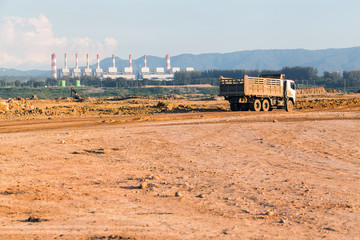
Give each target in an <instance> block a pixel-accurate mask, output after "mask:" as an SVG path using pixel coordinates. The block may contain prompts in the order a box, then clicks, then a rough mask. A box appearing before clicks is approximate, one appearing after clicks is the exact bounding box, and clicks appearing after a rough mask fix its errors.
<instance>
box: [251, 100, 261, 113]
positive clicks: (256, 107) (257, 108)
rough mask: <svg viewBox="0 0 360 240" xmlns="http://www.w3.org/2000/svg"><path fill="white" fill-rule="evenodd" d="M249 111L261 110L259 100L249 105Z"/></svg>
mask: <svg viewBox="0 0 360 240" xmlns="http://www.w3.org/2000/svg"><path fill="white" fill-rule="evenodd" d="M251 110H252V111H256V112H259V111H260V110H261V101H260V99H255V101H254V102H253V103H252V105H251Z"/></svg>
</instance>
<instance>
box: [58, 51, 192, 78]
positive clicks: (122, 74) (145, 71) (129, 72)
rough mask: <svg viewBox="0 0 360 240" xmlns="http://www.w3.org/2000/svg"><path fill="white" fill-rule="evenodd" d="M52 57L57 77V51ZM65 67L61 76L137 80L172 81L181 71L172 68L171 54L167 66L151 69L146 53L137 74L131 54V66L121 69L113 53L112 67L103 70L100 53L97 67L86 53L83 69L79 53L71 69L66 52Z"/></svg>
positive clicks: (190, 68)
mask: <svg viewBox="0 0 360 240" xmlns="http://www.w3.org/2000/svg"><path fill="white" fill-rule="evenodd" d="M51 59H52V63H51V66H52V76H53V78H55V79H56V78H57V71H56V55H55V53H54V54H52V55H51ZM64 62H65V67H64V68H63V69H61V71H60V77H61V78H63V77H67V76H69V77H70V76H71V77H74V78H80V77H81V76H82V75H84V76H96V77H99V78H102V79H104V78H112V79H116V78H125V79H128V80H135V79H139V80H141V79H149V80H159V81H162V80H165V81H171V80H173V79H174V74H175V73H176V72H179V71H180V68H179V67H173V68H171V65H170V55H169V54H166V65H165V66H166V67H165V68H164V67H156V68H155V69H154V71H153V72H151V71H150V68H149V67H148V66H147V62H146V55H144V66H143V67H141V69H140V71H139V72H138V73H136V74H134V69H133V66H132V56H131V55H129V67H125V68H124V69H123V71H119V72H118V69H117V67H116V66H115V54H113V55H112V67H109V68H108V71H107V72H103V69H101V68H100V58H99V54H97V68H96V69H91V68H90V59H89V54H86V68H84V70H83V71H82V70H81V69H80V68H79V58H78V54H77V53H76V54H75V68H73V69H72V70H70V69H69V68H68V65H67V54H66V53H65V61H64ZM186 71H187V72H190V71H194V68H192V67H187V68H186ZM136 75H138V78H136Z"/></svg>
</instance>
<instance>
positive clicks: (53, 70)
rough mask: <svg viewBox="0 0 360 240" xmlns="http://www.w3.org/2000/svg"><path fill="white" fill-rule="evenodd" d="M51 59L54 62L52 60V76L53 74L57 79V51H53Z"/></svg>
mask: <svg viewBox="0 0 360 240" xmlns="http://www.w3.org/2000/svg"><path fill="white" fill-rule="evenodd" d="M51 60H52V62H51V70H52V76H53V78H55V79H56V78H57V75H56V54H55V53H53V54H52V55H51Z"/></svg>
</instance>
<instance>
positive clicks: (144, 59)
mask: <svg viewBox="0 0 360 240" xmlns="http://www.w3.org/2000/svg"><path fill="white" fill-rule="evenodd" d="M144 67H146V55H144Z"/></svg>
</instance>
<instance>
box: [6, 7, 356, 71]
mask: <svg viewBox="0 0 360 240" xmlns="http://www.w3.org/2000/svg"><path fill="white" fill-rule="evenodd" d="M359 10H360V1H359V0H342V1H340V0H339V1H338V0H301V1H297V0H271V1H270V0H103V1H99V0H97V1H95V0H94V1H92V0H72V1H68V0H61V1H54V0H31V1H30V0H0V68H1V67H6V68H17V69H22V70H26V69H49V68H50V54H51V53H53V52H54V53H56V54H57V56H58V60H57V61H58V66H59V67H62V66H63V58H64V57H63V55H64V53H65V52H66V53H68V55H69V59H68V62H69V65H73V64H72V63H73V62H74V54H75V53H76V52H78V53H79V54H80V55H79V57H80V58H79V60H80V62H79V63H80V65H84V64H85V54H86V53H89V54H90V57H91V62H92V63H93V62H95V58H96V53H99V54H100V56H101V58H104V57H110V56H111V55H112V54H113V53H115V55H116V56H119V57H121V58H123V59H127V58H128V55H129V54H132V55H133V58H138V57H141V56H142V55H144V54H148V55H155V56H161V57H164V56H165V54H166V53H169V54H170V55H178V54H182V53H192V54H200V53H215V52H216V53H226V52H234V51H241V50H253V49H294V48H305V49H325V48H346V47H354V46H360V14H359Z"/></svg>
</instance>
